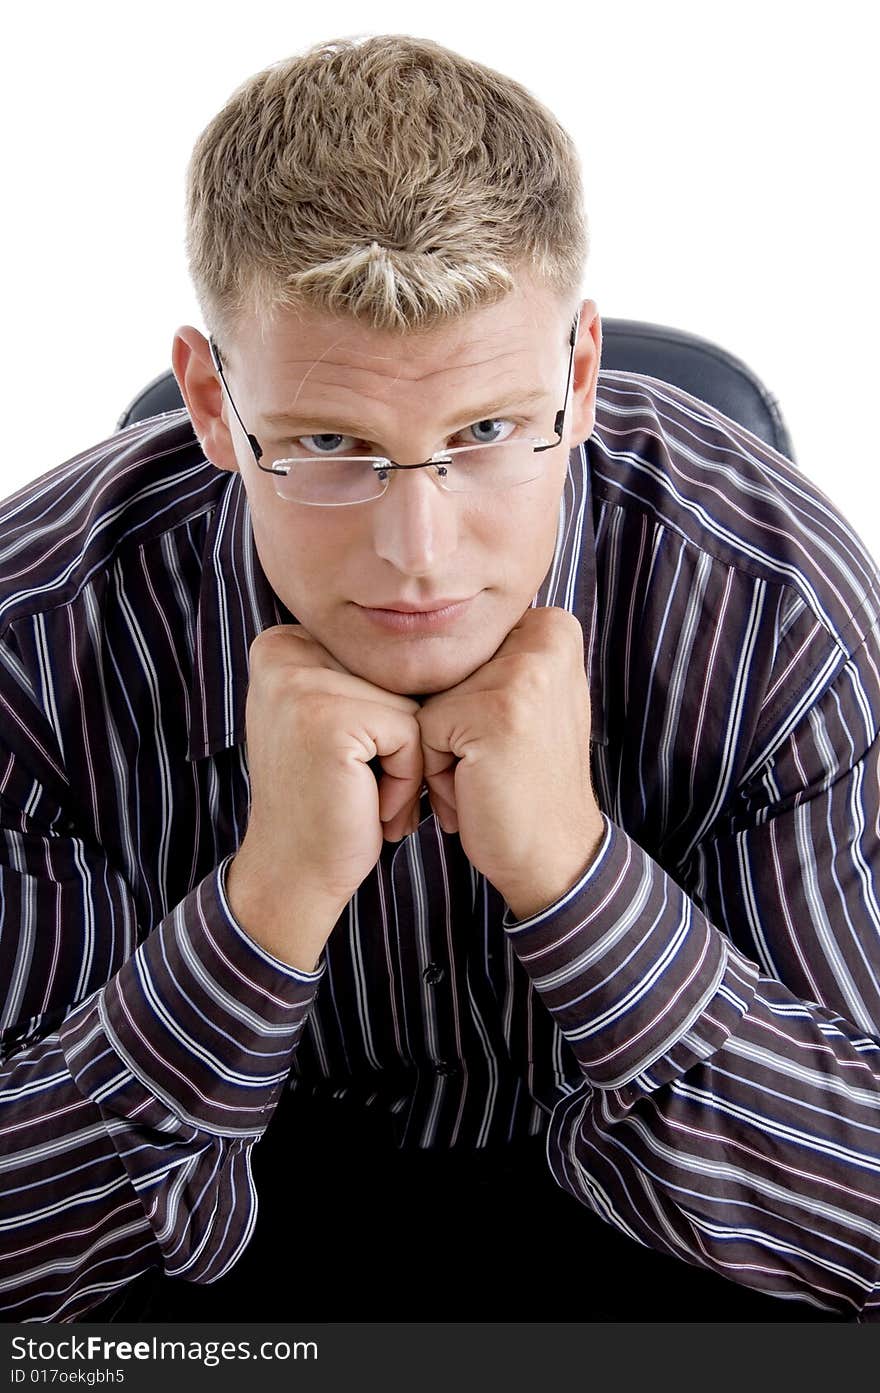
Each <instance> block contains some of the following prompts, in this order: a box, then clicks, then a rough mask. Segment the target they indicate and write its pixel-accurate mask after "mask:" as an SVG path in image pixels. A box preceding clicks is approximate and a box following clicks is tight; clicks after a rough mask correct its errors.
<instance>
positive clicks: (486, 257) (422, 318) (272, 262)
mask: <svg viewBox="0 0 880 1393" xmlns="http://www.w3.org/2000/svg"><path fill="white" fill-rule="evenodd" d="M186 203H187V208H186V212H187V232H186V242H187V257H188V261H189V268H190V275H191V277H192V281H193V286H194V289H195V292H196V297H197V299H198V302H199V306H200V308H201V310H202V313H203V315H204V318H205V322H206V324H207V326H208V329H209V332H212V333H213V334H214V335H215V337H216V338H217V339H218V340H221V341H222V340H223V339H224V338H226V337H228V336H230V335H233V334H234V332H235V329H236V327H237V326H238V325H239V324H240V322H241V319H242V317H243V316H245V315H248V314H252V313H255V314H256V315H257V316H258V317H259V318H260V320H261V321H265V320H267V319H271V318H273V317H274V315H275V314H276V312H277V311H279V310H282V309H292V310H294V311H296V310H299V309H304V310H309V309H314V310H318V311H323V312H325V313H329V314H332V315H347V316H349V317H351V318H354V319H356V320H358V321H360V322H361V323H364V324H367V325H369V326H371V327H372V328H375V329H379V330H390V331H400V332H406V331H419V330H430V329H432V328H434V327H436V326H439V325H441V324H444V323H448V322H451V321H453V320H455V319H458V318H460V317H461V316H462V315H464V314H467V313H468V312H470V311H472V310H474V309H477V308H480V307H483V306H488V305H491V304H493V303H495V302H496V301H498V300H500V299H502V298H503V297H504V296H505V295H506V294H508V293H509V292H510V291H511V290H513V289H514V287H515V286H516V284H517V279H518V277H519V276H522V275H523V274H524V273H525V274H527V275H529V276H530V277H531V279H532V280H533V281H534V282H535V283H537V284H538V285H539V286H546V287H547V288H549V289H550V290H551V291H553V292H555V294H556V295H558V297H559V298H560V300H561V301H563V302H566V303H567V304H569V305H570V308H571V312H572V313H573V311H574V308H575V306H576V304H577V302H578V300H579V298H580V290H581V280H582V277H583V271H584V265H585V263H586V259H587V255H588V249H589V233H588V228H587V221H586V217H585V214H584V209H583V194H582V184H581V172H580V163H579V159H578V154H577V151H576V148H575V146H574V143H573V141H572V140H571V137H570V136H569V135H568V134H567V133H566V131H565V130H564V129H563V128H562V126H561V125H560V124H559V122H558V121H557V120H556V118H555V117H554V116H553V115H552V113H551V112H550V111H549V110H548V109H547V108H546V107H545V106H544V105H543V104H542V103H541V102H539V101H538V100H537V99H536V98H535V97H534V96H532V94H531V93H530V92H529V91H527V90H526V88H525V87H522V86H521V85H520V84H519V83H518V82H515V81H513V80H512V79H511V78H509V77H505V76H504V75H503V74H501V73H498V72H495V71H494V70H493V69H492V68H488V67H485V66H483V65H482V64H480V63H476V62H473V61H471V60H470V59H468V58H463V57H461V56H460V55H459V54H457V53H454V52H452V51H451V50H450V49H448V48H444V47H443V46H441V45H440V44H438V43H435V42H434V41H433V40H430V39H421V38H413V37H411V36H409V35H402V34H381V35H371V36H367V37H363V36H355V37H350V38H343V39H334V40H330V41H328V42H325V43H320V44H316V45H315V46H314V47H312V48H310V49H308V50H307V51H305V52H304V53H301V54H297V55H295V56H293V57H291V58H287V59H285V60H283V61H281V62H277V63H273V64H271V65H270V66H269V67H268V68H265V69H263V70H262V71H261V72H259V73H256V74H255V75H254V76H253V77H251V78H249V79H248V80H247V81H246V82H244V83H243V84H242V85H241V86H239V87H238V88H237V89H236V90H235V91H234V92H233V94H232V96H231V97H230V99H229V101H228V102H227V103H226V105H225V106H224V107H223V109H222V110H221V111H220V112H218V114H217V115H216V116H215V117H214V118H213V120H212V121H211V122H210V123H209V124H208V125H207V126H206V128H205V130H204V131H203V132H202V134H201V135H200V136H199V138H198V140H197V142H196V144H195V147H194V149H193V152H192V156H191V159H190V162H189V167H188V171H187V192H186Z"/></svg>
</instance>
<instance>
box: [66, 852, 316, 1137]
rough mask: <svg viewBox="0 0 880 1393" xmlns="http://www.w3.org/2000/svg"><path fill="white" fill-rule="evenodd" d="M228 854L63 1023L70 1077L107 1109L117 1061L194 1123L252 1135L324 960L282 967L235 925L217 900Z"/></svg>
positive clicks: (283, 1069) (222, 898) (282, 1074)
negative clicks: (80, 1012) (74, 1017)
mask: <svg viewBox="0 0 880 1393" xmlns="http://www.w3.org/2000/svg"><path fill="white" fill-rule="evenodd" d="M231 861H232V856H231V855H230V856H228V857H226V859H225V860H224V861H222V862H221V863H220V865H219V866H218V867H216V869H215V870H213V871H212V872H211V874H210V875H208V876H206V877H205V879H204V880H203V881H201V883H200V884H199V885H197V886H196V887H195V888H194V889H193V890H192V891H190V893H189V894H188V895H187V896H186V898H185V899H183V900H182V901H181V902H180V904H179V905H178V906H177V907H176V909H174V910H173V911H172V912H171V914H169V915H167V917H166V918H165V919H163V920H162V922H161V923H160V924H158V925H157V926H156V928H155V929H154V930H153V932H152V933H150V934H149V935H148V936H147V937H146V938H145V939H144V941H143V942H142V943H141V945H140V946H139V947H138V948H137V949H136V951H135V952H134V953H133V954H132V956H131V957H130V958H129V959H128V960H127V961H126V962H125V963H124V964H123V965H122V967H121V968H120V969H119V971H118V972H117V973H116V975H115V976H114V977H111V979H110V980H109V981H108V982H107V983H106V985H105V986H104V987H102V988H101V989H100V991H99V992H97V993H95V994H94V996H93V997H92V998H89V1005H90V1009H89V1010H88V1012H87V1014H84V1016H83V1019H82V1020H81V1021H79V1023H78V1025H77V1023H76V1022H71V1027H72V1031H73V1034H72V1037H71V1041H70V1044H71V1046H72V1049H71V1054H70V1057H71V1062H72V1066H73V1067H74V1074H75V1077H76V1078H77V1081H78V1083H79V1085H80V1087H81V1088H82V1089H83V1091H84V1092H86V1093H87V1094H88V1095H89V1096H91V1097H93V1098H95V1100H96V1101H100V1102H101V1103H103V1104H104V1105H105V1106H109V1107H110V1109H111V1110H113V1104H112V1102H110V1101H109V1094H111V1093H113V1092H115V1091H116V1090H117V1089H120V1088H122V1091H123V1092H124V1091H125V1088H124V1083H125V1082H126V1080H125V1079H124V1077H122V1076H120V1069H119V1065H120V1062H121V1063H122V1065H123V1066H124V1071H127V1074H128V1075H129V1081H130V1079H131V1078H132V1077H133V1078H134V1079H136V1080H138V1081H139V1082H140V1083H141V1084H142V1085H143V1087H144V1088H145V1089H147V1091H148V1092H149V1093H150V1094H152V1095H153V1096H154V1097H155V1098H157V1099H159V1100H160V1101H161V1102H162V1103H163V1104H164V1105H165V1107H166V1108H167V1110H168V1111H169V1112H170V1113H171V1114H172V1115H173V1117H175V1118H177V1119H179V1120H180V1121H182V1122H185V1123H189V1124H191V1125H192V1126H194V1127H198V1128H199V1129H200V1130H204V1131H207V1132H210V1133H213V1134H215V1135H220V1136H252V1135H254V1134H260V1133H261V1132H263V1131H264V1130H265V1128H266V1126H267V1124H268V1121H269V1118H270V1117H271V1114H272V1112H273V1110H274V1108H275V1105H276V1103H277V1101H278V1097H279V1096H280V1093H281V1089H282V1087H283V1085H284V1082H285V1080H286V1079H287V1076H288V1074H289V1072H290V1066H291V1063H292V1059H293V1054H294V1051H295V1049H296V1046H297V1044H298V1042H299V1038H300V1035H301V1033H302V1030H303V1027H304V1025H305V1022H306V1019H307V1016H308V1012H309V1009H310V1007H311V1004H312V1002H313V1001H314V998H315V995H316V993H317V989H318V983H319V982H320V979H321V977H322V976H323V974H324V964H323V963H322V964H321V966H320V967H319V968H318V969H317V970H316V971H315V972H305V971H301V970H300V969H298V968H295V967H291V966H290V965H289V964H287V963H283V962H281V961H280V960H279V959H278V958H275V957H274V956H273V955H272V954H271V953H267V952H266V951H265V949H263V948H262V947H260V945H259V944H257V943H256V942H255V941H254V940H253V939H252V938H251V937H250V935H249V934H247V933H246V932H245V931H244V929H243V928H242V927H241V926H240V925H239V924H238V923H237V922H236V920H235V918H234V917H233V915H232V912H231V910H230V908H229V903H228V900H227V898H226V888H225V887H226V873H227V870H228V867H229V865H230V863H231ZM84 1007H85V1003H84ZM108 1046H109V1049H108Z"/></svg>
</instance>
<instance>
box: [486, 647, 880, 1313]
mask: <svg viewBox="0 0 880 1393" xmlns="http://www.w3.org/2000/svg"><path fill="white" fill-rule="evenodd" d="M878 670H880V643H878V636H877V632H876V630H874V631H872V632H871V633H870V634H869V635H868V638H867V640H866V642H865V643H864V644H863V645H862V647H861V648H860V649H859V650H857V651H856V652H855V653H854V654H852V655H850V656H849V658H848V660H847V661H846V662H845V663H844V664H843V665H839V666H838V670H837V675H836V677H834V678H833V680H831V681H830V683H829V684H827V685H826V686H825V687H824V689H820V692H821V694H820V695H818V696H817V697H815V699H813V698H810V700H809V701H808V702H806V703H804V704H802V707H801V714H800V715H799V717H798V719H797V720H796V721H795V722H794V724H793V725H790V726H789V729H788V730H787V731H784V726H785V722H784V720H781V719H780V720H778V721H777V727H778V729H779V731H780V736H779V738H778V740H777V742H776V743H775V745H774V746H773V747H772V748H771V749H769V750H765V751H764V753H763V754H762V757H761V758H760V760H759V761H758V762H757V763H755V764H754V765H753V767H752V768H751V769H749V770H747V771H746V775H745V777H744V778H743V780H741V782H740V784H739V786H738V787H737V790H736V793H735V795H734V797H733V798H732V799H731V800H730V801H729V804H728V806H727V808H726V809H725V811H724V813H723V815H721V816H719V818H718V819H717V820H716V822H715V823H714V824H713V825H712V827H711V828H710V829H709V830H708V831H707V834H706V835H705V836H704V837H703V838H702V839H701V841H700V844H699V846H697V847H696V848H695V850H694V852H693V854H692V855H690V856H689V857H688V859H687V861H686V862H685V863H684V864H682V865H679V866H676V867H674V868H672V867H663V866H661V865H660V864H659V863H658V861H657V860H655V859H653V858H652V857H651V856H649V855H648V854H647V852H646V851H644V850H643V849H642V848H641V847H640V846H639V845H638V844H637V843H636V842H635V841H634V840H633V838H632V837H630V836H628V835H627V833H626V832H625V831H623V830H622V829H621V828H620V827H619V826H616V825H615V824H614V823H613V822H611V821H610V820H609V819H608V818H606V819H605V823H606V830H605V837H604V840H603V843H602V846H601V848H600V850H599V853H598V855H597V857H596V859H595V860H594V861H593V863H592V865H591V866H590V867H589V869H588V870H587V871H586V873H585V874H584V876H583V877H582V878H581V880H580V881H579V882H578V883H577V884H576V885H575V886H573V887H572V889H571V890H570V891H569V892H568V894H567V895H565V896H564V897H563V898H562V899H561V900H559V901H558V902H557V903H556V904H554V905H551V906H549V907H548V908H547V909H546V910H544V911H542V912H541V913H539V914H537V915H534V916H533V917H532V918H530V919H528V920H523V921H520V922H517V921H516V920H515V919H514V918H513V917H512V915H511V912H510V910H509V909H508V910H507V912H506V914H505V919H504V924H505V929H506V930H507V932H508V933H509V934H510V936H511V939H512V943H513V946H514V948H515V951H516V953H517V955H518V957H519V959H520V961H521V962H522V963H523V965H524V967H525V968H526V970H527V972H528V973H529V975H530V978H531V980H532V982H533V984H534V986H535V988H536V990H537V991H538V993H539V994H540V996H541V998H542V1000H543V1001H544V1003H545V1004H546V1006H547V1007H548V1008H549V1010H550V1011H551V1012H552V1014H553V1016H554V1018H555V1020H556V1022H557V1024H558V1025H559V1027H560V1030H561V1032H562V1034H563V1036H564V1038H565V1040H566V1041H567V1042H568V1043H569V1045H570V1047H571V1049H572V1051H573V1053H574V1056H575V1058H576V1060H577V1064H578V1066H579V1070H580V1072H581V1074H582V1075H583V1083H582V1084H580V1085H578V1086H576V1087H575V1088H574V1090H573V1091H572V1092H571V1093H570V1094H568V1095H567V1096H566V1097H565V1098H564V1099H563V1100H562V1101H561V1102H559V1103H558V1104H557V1105H556V1106H555V1108H554V1110H553V1114H552V1118H551V1121H550V1128H549V1135H548V1161H549V1164H550V1169H551V1171H552V1173H553V1175H554V1177H555V1179H556V1180H557V1182H558V1184H559V1185H560V1186H562V1188H564V1189H565V1190H567V1191H569V1192H570V1193H571V1194H573V1195H574V1196H575V1197H576V1198H577V1199H578V1200H580V1201H581V1202H582V1203H583V1204H585V1205H587V1206H588V1207H589V1208H590V1209H592V1210H593V1211H594V1212H595V1213H596V1214H598V1215H599V1216H600V1217H601V1218H603V1219H605V1220H606V1221H608V1222H609V1223H611V1224H613V1225H615V1226H616V1227H617V1228H619V1229H620V1230H621V1231H622V1232H623V1233H625V1234H627V1235H628V1236H629V1237H630V1238H631V1239H634V1240H635V1241H637V1242H639V1243H642V1244H645V1245H647V1246H650V1247H653V1248H655V1249H658V1250H660V1251H663V1252H666V1253H668V1254H672V1255H674V1256H676V1257H678V1258H679V1259H681V1260H683V1261H685V1262H688V1263H691V1264H694V1265H697V1266H702V1267H705V1268H708V1269H710V1270H712V1271H713V1272H715V1273H718V1274H720V1275H722V1276H724V1277H727V1278H730V1279H731V1280H733V1281H736V1282H739V1283H742V1284H743V1285H745V1286H749V1287H753V1288H755V1289H758V1290H761V1291H764V1292H768V1293H771V1294H774V1295H776V1296H779V1297H782V1298H788V1299H797V1300H801V1301H806V1302H808V1303H812V1304H814V1305H815V1306H816V1307H818V1308H821V1309H823V1310H826V1311H832V1312H836V1313H839V1314H840V1315H841V1316H842V1317H844V1318H849V1319H856V1320H859V1321H875V1320H878V1319H880V906H878V901H877V894H876V883H875V882H876V877H877V872H878V870H880V739H878V734H877V732H878V726H880V695H878ZM795 677H796V675H795ZM792 686H793V687H795V688H796V689H797V692H798V700H801V698H802V695H803V690H804V689H803V687H802V686H801V685H799V684H797V682H796V681H795V680H794V679H793V683H792ZM789 690H790V691H791V690H792V688H789ZM791 700H792V702H793V701H794V697H792V698H791Z"/></svg>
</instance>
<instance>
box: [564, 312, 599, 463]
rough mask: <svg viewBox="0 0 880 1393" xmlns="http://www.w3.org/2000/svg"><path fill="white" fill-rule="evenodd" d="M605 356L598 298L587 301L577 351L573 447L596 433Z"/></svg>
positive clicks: (573, 407)
mask: <svg viewBox="0 0 880 1393" xmlns="http://www.w3.org/2000/svg"><path fill="white" fill-rule="evenodd" d="M601 358H602V321H601V320H600V318H599V311H598V309H597V308H596V302H595V301H594V300H584V302H583V304H582V305H581V318H580V324H579V325H578V338H577V343H576V344H575V350H574V364H573V367H572V384H571V437H570V441H569V445H570V447H572V448H573V447H574V446H575V445H580V444H581V442H582V441H584V440H587V439H588V438H589V436H591V435H592V434H593V427H594V425H595V424H596V388H597V387H598V385H599V363H600V361H601Z"/></svg>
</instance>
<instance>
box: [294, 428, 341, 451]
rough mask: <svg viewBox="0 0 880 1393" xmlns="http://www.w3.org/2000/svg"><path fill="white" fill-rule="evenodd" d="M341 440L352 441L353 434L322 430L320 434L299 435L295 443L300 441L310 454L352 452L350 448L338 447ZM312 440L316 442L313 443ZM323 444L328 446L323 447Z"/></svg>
mask: <svg viewBox="0 0 880 1393" xmlns="http://www.w3.org/2000/svg"><path fill="white" fill-rule="evenodd" d="M343 440H351V441H353V440H354V436H351V435H339V434H338V433H335V432H331V431H324V432H322V433H321V434H320V435H301V436H300V437H299V439H298V440H297V441H296V442H295V443H296V444H297V445H298V444H300V442H302V446H303V449H305V450H307V451H308V453H309V454H310V455H330V456H333V455H350V454H352V450H351V449H350V448H349V449H345V450H341V449H340V448H339V446H340V444H341V442H342V441H343ZM312 442H318V443H315V444H313V443H312ZM325 445H326V446H327V447H328V448H326V449H325V448H324V447H325Z"/></svg>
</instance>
